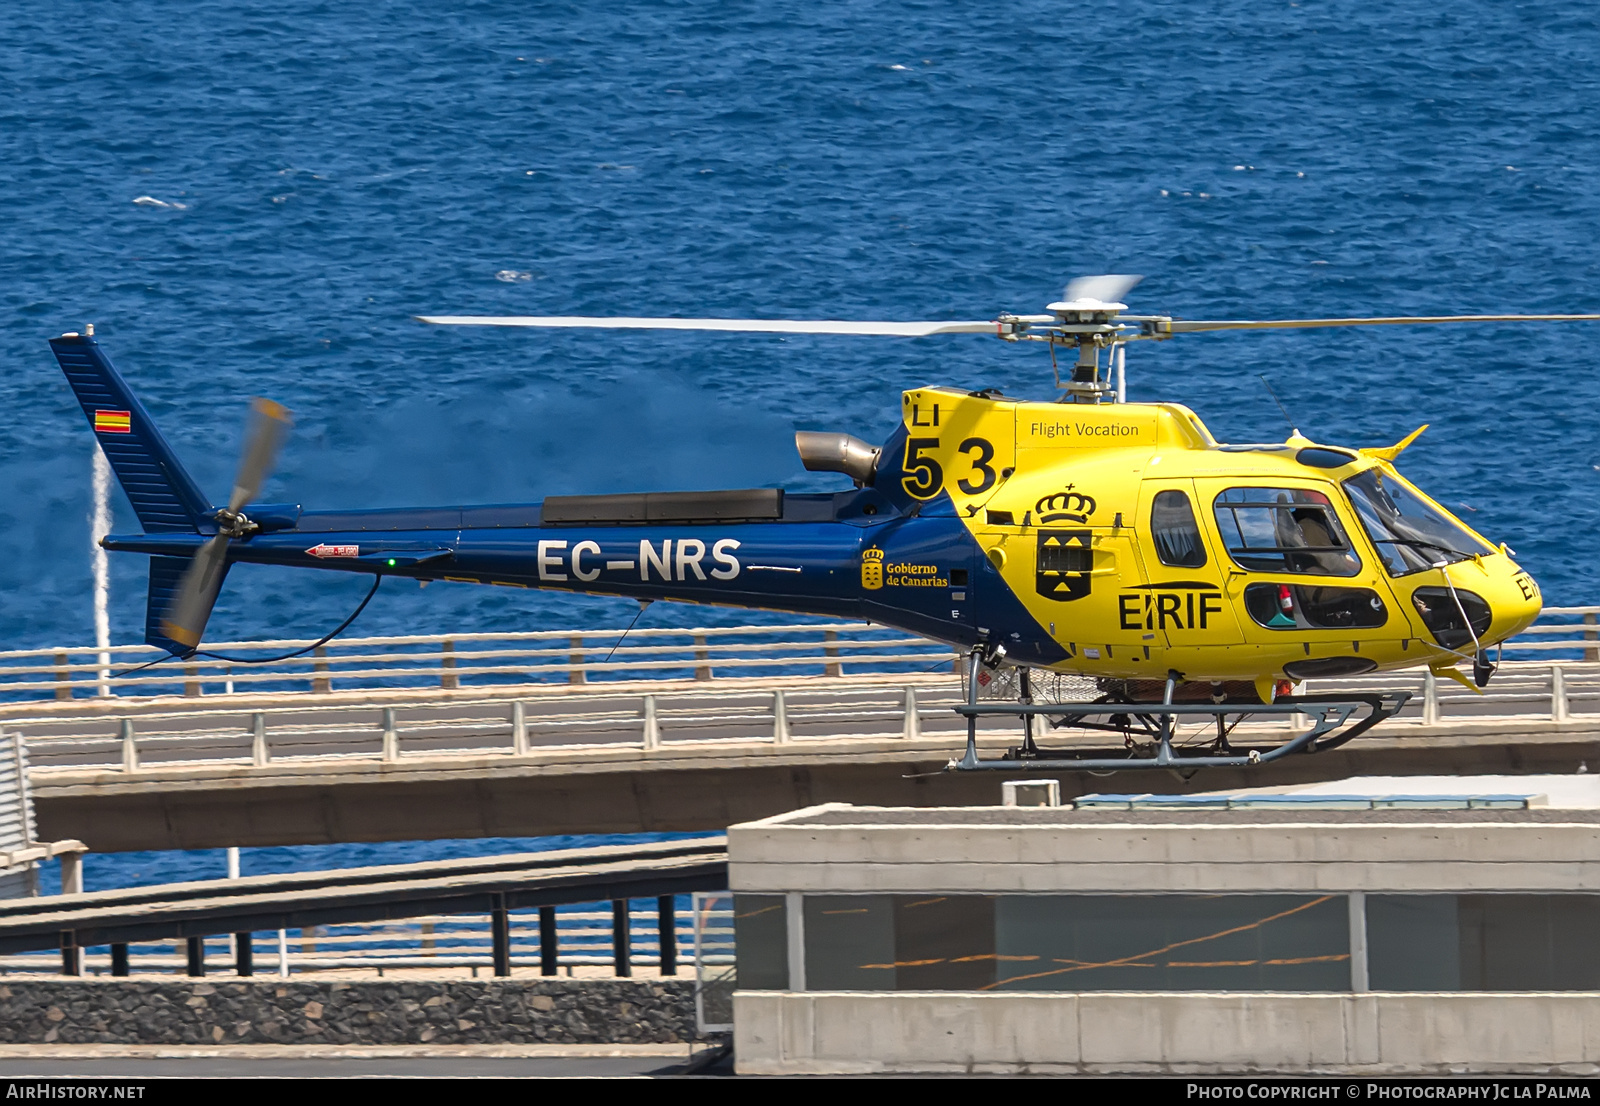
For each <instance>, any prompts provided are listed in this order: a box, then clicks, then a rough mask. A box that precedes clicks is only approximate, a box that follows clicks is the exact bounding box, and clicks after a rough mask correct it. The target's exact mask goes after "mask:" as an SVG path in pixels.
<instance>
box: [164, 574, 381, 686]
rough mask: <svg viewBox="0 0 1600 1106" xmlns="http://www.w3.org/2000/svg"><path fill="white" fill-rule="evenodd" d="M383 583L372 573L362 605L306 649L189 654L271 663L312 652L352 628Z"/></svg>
mask: <svg viewBox="0 0 1600 1106" xmlns="http://www.w3.org/2000/svg"><path fill="white" fill-rule="evenodd" d="M381 583H383V575H382V573H377V572H375V573H373V574H372V590H371V591H369V592H367V597H366V598H365V599H363V600H362V601H361V605H360V606H358V607H357V608H356V609H355V610H353V611H351V612H350V617H349V618H347V619H345V620H344V621H343V622H341V623H339V625H338V626H337V627H336V628H335V629H334V630H333V632H332V633H329V634H325V635H324V636H323V637H321V638H319V639H318V640H316V641H313V642H312V643H311V644H310V645H308V646H306V647H305V648H304V649H296V650H295V651H294V652H292V653H284V654H282V655H281V656H277V657H230V656H228V655H227V654H226V653H207V652H204V651H202V650H199V649H197V650H195V651H194V652H193V653H190V654H189V656H191V657H210V658H211V659H212V660H217V661H228V662H230V663H232V664H271V663H272V662H273V661H286V660H289V659H290V658H291V657H299V656H303V655H305V654H306V653H309V652H311V650H313V649H317V648H320V647H322V646H324V645H326V644H328V642H330V641H332V640H333V639H334V638H336V637H338V636H339V635H340V634H342V633H344V632H345V631H346V630H348V629H349V628H350V624H351V623H352V622H354V621H355V620H356V619H358V618H360V617H361V612H362V611H364V610H366V609H367V604H368V603H370V602H372V597H373V596H374V595H377V594H378V585H379V584H381ZM161 659H163V660H165V659H166V658H165V657H163V658H161Z"/></svg>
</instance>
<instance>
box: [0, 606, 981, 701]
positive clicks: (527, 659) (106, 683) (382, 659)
mask: <svg viewBox="0 0 1600 1106" xmlns="http://www.w3.org/2000/svg"><path fill="white" fill-rule="evenodd" d="M621 635H622V632H621V631H620V630H598V631H596V630H590V631H576V630H552V631H539V632H528V633H481V634H446V635H437V636H435V635H426V636H425V635H412V636H404V637H367V638H341V639H339V640H337V641H333V642H330V643H328V644H327V645H323V646H317V647H316V648H313V649H310V651H309V652H307V653H305V654H304V655H301V656H297V657H290V658H286V659H283V660H267V661H266V662H265V663H257V662H258V661H261V660H262V659H263V658H271V657H273V656H274V655H275V654H282V653H285V652H292V651H296V650H301V649H307V648H308V647H310V646H311V645H312V643H311V642H309V641H241V642H222V643H218V644H214V645H210V646H208V652H212V653H222V654H227V655H229V656H234V657H242V658H245V660H239V661H228V660H220V659H216V658H213V657H199V656H197V657H195V658H192V659H190V660H181V661H180V660H163V661H161V662H160V663H158V664H155V665H153V666H152V667H149V668H145V669H142V670H140V671H137V672H134V671H131V670H132V669H134V668H137V667H138V666H139V665H143V664H148V663H149V662H151V661H153V660H158V659H159V658H161V657H162V656H163V653H162V651H161V650H158V649H155V648H154V647H152V646H148V645H119V646H115V647H113V648H112V649H111V650H110V651H109V652H106V653H100V652H97V651H95V650H94V649H86V648H55V649H19V650H10V651H6V652H0V709H3V708H4V706H6V705H12V704H24V703H29V702H35V703H36V702H40V701H59V702H66V701H71V700H74V699H79V698H85V697H90V698H94V697H100V698H105V697H112V696H127V695H133V696H157V695H183V696H188V697H191V698H192V697H197V696H202V695H215V694H239V693H251V692H264V693H283V692H311V693H313V694H327V693H331V692H334V691H346V690H385V689H387V690H423V689H431V690H443V691H455V690H458V689H461V688H464V687H469V686H472V687H478V688H489V687H494V686H496V685H518V684H530V683H533V684H553V685H565V686H568V687H570V686H572V685H576V684H587V683H590V682H603V681H616V680H629V679H686V680H697V681H710V680H712V679H715V678H719V677H738V676H747V677H748V676H774V675H821V676H842V675H844V674H846V672H848V673H850V674H852V675H861V674H863V673H873V672H877V673H903V672H914V671H918V670H922V669H928V668H930V667H933V668H938V667H946V666H949V665H950V664H951V662H952V661H953V660H954V655H953V654H952V653H951V651H950V649H949V647H948V646H944V645H938V644H936V643H934V642H930V641H928V640H927V639H926V638H921V637H916V636H913V635H908V634H905V633H903V632H901V631H898V630H887V629H884V628H882V627H878V626H872V625H870V624H868V623H859V622H850V623H808V624H791V625H781V626H720V627H701V628H698V629H686V630H660V629H644V630H634V631H632V632H631V633H629V634H628V635H627V637H626V638H625V639H621ZM619 639H621V640H620V641H619ZM247 662H248V663H247ZM951 670H952V671H953V668H952V669H951Z"/></svg>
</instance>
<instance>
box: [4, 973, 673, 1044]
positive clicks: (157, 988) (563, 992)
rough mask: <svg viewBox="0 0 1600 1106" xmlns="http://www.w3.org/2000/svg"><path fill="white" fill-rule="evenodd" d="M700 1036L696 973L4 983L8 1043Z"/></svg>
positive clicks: (587, 1040) (613, 1040)
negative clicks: (684, 976) (692, 976)
mask: <svg viewBox="0 0 1600 1106" xmlns="http://www.w3.org/2000/svg"><path fill="white" fill-rule="evenodd" d="M694 1037H695V1028H694V984H693V982H692V981H689V980H659V981H658V980H626V979H593V980H591V979H551V980H544V979H541V980H528V981H523V980H517V979H511V980H504V981H482V982H478V981H470V980H449V981H446V980H434V981H416V982H413V981H400V980H363V981H359V982H352V983H331V982H325V983H311V982H299V981H296V980H288V979H262V980H250V981H240V982H228V983H223V982H216V983H207V982H205V981H204V980H198V979H182V980H141V979H116V980H113V979H50V980H37V979H28V980H13V981H10V982H6V983H3V984H0V1043H6V1044H25V1043H35V1042H38V1043H49V1042H54V1041H60V1042H63V1043H79V1044H90V1043H101V1044H206V1045H209V1044H230V1045H231V1044H364V1045H397V1044H434V1045H451V1044H502V1043H520V1042H545V1043H551V1044H573V1043H579V1044H617V1043H644V1042H652V1041H689V1040H693V1039H694Z"/></svg>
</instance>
